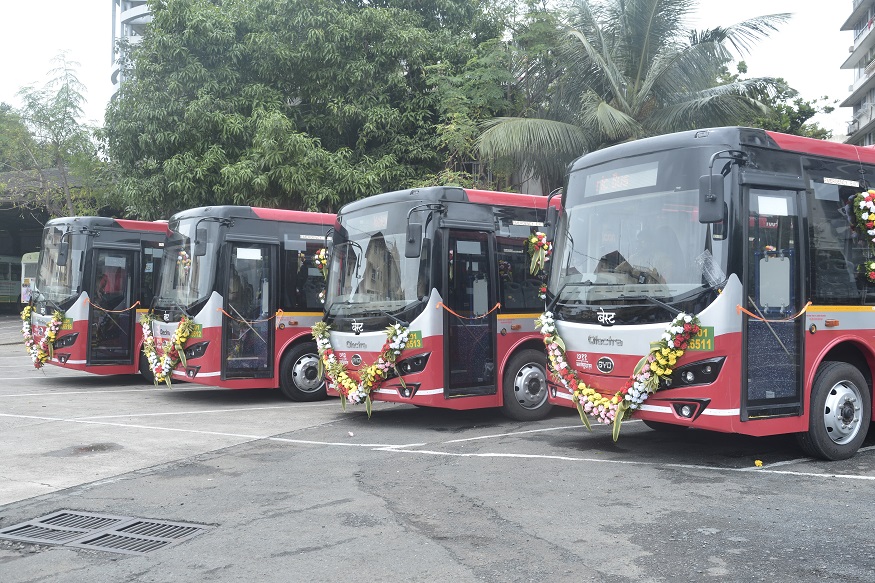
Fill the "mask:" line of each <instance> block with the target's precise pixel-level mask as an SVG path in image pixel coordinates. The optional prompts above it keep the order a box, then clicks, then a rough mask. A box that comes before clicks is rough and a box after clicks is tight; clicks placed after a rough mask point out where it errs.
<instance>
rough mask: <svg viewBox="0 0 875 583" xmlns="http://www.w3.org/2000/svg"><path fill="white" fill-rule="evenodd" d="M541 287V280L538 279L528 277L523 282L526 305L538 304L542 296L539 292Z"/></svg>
mask: <svg viewBox="0 0 875 583" xmlns="http://www.w3.org/2000/svg"><path fill="white" fill-rule="evenodd" d="M540 289H541V282H540V280H537V279H527V280H526V281H525V282H523V297H524V298H525V302H526V306H537V305H538V301H539V300H540V298H539V297H538V292H539V291H540Z"/></svg>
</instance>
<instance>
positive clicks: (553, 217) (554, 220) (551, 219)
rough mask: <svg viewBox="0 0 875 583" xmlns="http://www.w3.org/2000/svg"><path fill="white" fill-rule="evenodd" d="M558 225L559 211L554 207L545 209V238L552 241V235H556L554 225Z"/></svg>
mask: <svg viewBox="0 0 875 583" xmlns="http://www.w3.org/2000/svg"><path fill="white" fill-rule="evenodd" d="M558 223H559V209H557V208H556V207H555V206H552V205H550V206H548V207H547V220H546V221H545V222H544V231H545V233H546V235H547V238H548V239H550V240H552V239H553V235H554V234H555V233H556V225H557V224H558Z"/></svg>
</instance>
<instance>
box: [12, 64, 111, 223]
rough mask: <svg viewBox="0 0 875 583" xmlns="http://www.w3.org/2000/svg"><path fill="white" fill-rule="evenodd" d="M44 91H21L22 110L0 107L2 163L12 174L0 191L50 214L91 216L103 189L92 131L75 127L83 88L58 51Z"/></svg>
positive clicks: (21, 202)
mask: <svg viewBox="0 0 875 583" xmlns="http://www.w3.org/2000/svg"><path fill="white" fill-rule="evenodd" d="M53 63H54V68H53V69H52V70H51V71H50V72H49V80H48V82H47V83H46V84H45V85H43V86H42V87H32V86H29V87H24V88H22V89H20V90H19V92H18V95H19V97H20V98H21V99H22V101H23V103H24V105H23V106H22V107H21V109H20V110H18V111H15V110H13V109H12V108H10V107H8V106H4V107H0V163H2V166H3V169H7V170H10V171H12V174H7V175H6V180H5V181H4V182H3V184H2V185H0V187H2V190H3V191H4V192H5V193H7V194H9V195H12V196H14V197H16V199H17V200H18V201H20V204H23V205H25V206H34V207H44V208H45V209H46V210H47V211H48V212H49V214H50V215H53V216H59V215H75V214H82V213H83V212H94V211H95V210H96V208H97V205H98V202H97V198H98V197H100V196H101V195H102V193H103V191H104V189H105V186H104V184H103V183H102V180H101V173H102V163H101V162H100V160H99V159H98V156H97V148H96V145H95V143H94V142H93V141H92V128H89V127H88V126H87V125H84V124H82V123H80V122H79V119H80V118H81V117H82V113H83V112H82V105H83V104H84V103H85V96H84V93H85V87H84V86H83V85H82V83H80V81H79V78H78V76H77V74H76V69H77V67H78V66H79V64H78V63H76V62H74V61H71V60H69V59H68V57H67V54H66V53H65V52H61V53H60V54H58V55H57V56H56V57H55V58H54V59H53Z"/></svg>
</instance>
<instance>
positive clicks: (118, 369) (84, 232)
mask: <svg viewBox="0 0 875 583" xmlns="http://www.w3.org/2000/svg"><path fill="white" fill-rule="evenodd" d="M166 236H167V224H166V223H164V222H148V221H131V220H124V219H111V218H106V217H70V218H60V219H53V220H51V221H49V222H48V223H46V226H45V229H44V230H43V238H42V249H41V251H40V254H39V262H38V267H37V275H36V282H35V284H33V285H32V286H31V289H30V303H29V305H28V306H27V307H26V308H25V310H26V312H25V315H26V316H27V317H26V318H25V322H24V323H23V328H22V332H23V333H24V335H25V343H26V345H27V347H28V350H29V352H30V354H31V358H32V359H33V361H34V365H35V366H37V367H40V366H42V364H43V363H45V362H50V363H51V364H54V365H58V366H62V367H65V368H70V369H74V370H81V371H86V372H91V373H96V374H135V373H137V372H138V371H139V369H140V359H139V353H140V347H141V344H142V335H141V331H140V326H139V325H137V319H138V317H137V314H138V313H141V312H145V308H146V307H148V305H149V303H150V302H151V301H152V297H153V294H154V290H155V285H156V281H157V279H158V272H159V271H160V266H161V259H162V256H163V246H164V238H165V237H166ZM47 327H48V328H50V330H51V331H52V336H54V341H53V342H52V341H50V339H49V338H46V328H47ZM28 332H31V334H28Z"/></svg>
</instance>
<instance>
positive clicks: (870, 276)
mask: <svg viewBox="0 0 875 583" xmlns="http://www.w3.org/2000/svg"><path fill="white" fill-rule="evenodd" d="M857 269H859V270H860V271H861V272H862V273H863V277H865V278H866V281H868V282H869V283H875V261H871V260H868V261H864V262H863V263H861V264H860V265H858V266H857Z"/></svg>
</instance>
